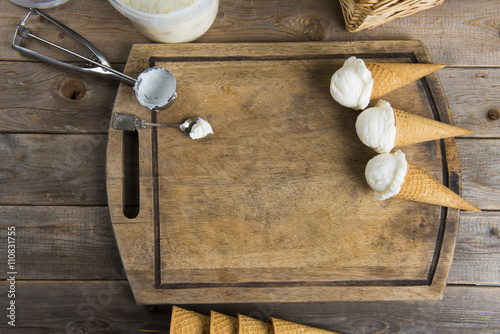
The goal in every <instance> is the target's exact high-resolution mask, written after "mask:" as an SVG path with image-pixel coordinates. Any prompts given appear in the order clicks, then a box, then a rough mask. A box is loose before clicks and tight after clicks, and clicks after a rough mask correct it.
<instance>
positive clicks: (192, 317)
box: [170, 306, 210, 334]
mask: <svg viewBox="0 0 500 334" xmlns="http://www.w3.org/2000/svg"><path fill="white" fill-rule="evenodd" d="M209 331H210V317H207V316H206V315H203V314H200V313H196V312H193V311H188V310H185V309H183V308H180V307H177V306H174V307H173V308H172V319H171V321H170V334H194V333H196V334H208V333H209Z"/></svg>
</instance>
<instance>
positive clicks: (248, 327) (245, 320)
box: [238, 314, 272, 334]
mask: <svg viewBox="0 0 500 334" xmlns="http://www.w3.org/2000/svg"><path fill="white" fill-rule="evenodd" d="M271 333H272V327H271V324H269V323H267V322H264V321H260V320H257V319H254V318H250V317H247V316H244V315H241V314H238V334H271Z"/></svg>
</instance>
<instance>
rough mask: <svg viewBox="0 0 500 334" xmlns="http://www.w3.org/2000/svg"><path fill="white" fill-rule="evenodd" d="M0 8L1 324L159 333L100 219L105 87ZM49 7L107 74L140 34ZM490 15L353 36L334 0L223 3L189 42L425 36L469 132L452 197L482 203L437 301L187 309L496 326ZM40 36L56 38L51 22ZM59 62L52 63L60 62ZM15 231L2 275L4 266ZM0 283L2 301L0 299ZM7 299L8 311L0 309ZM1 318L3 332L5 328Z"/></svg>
mask: <svg viewBox="0 0 500 334" xmlns="http://www.w3.org/2000/svg"><path fill="white" fill-rule="evenodd" d="M0 13H1V14H0V16H1V18H2V19H1V22H2V23H1V24H0V30H1V31H2V36H3V38H2V42H1V44H0V51H1V56H0V101H1V109H2V110H1V113H0V132H1V136H0V154H1V159H0V184H1V191H0V223H1V234H0V250H1V252H0V261H1V265H0V268H2V269H1V272H0V278H2V282H1V283H0V286H1V289H0V294H1V296H2V297H1V300H2V302H1V306H2V311H0V315H1V319H2V320H1V322H0V328H1V330H0V331H1V332H2V333H10V332H13V333H79V334H83V333H135V332H151V333H164V332H165V333H166V332H168V329H169V322H170V311H171V305H163V306H148V307H145V306H137V305H136V303H135V301H134V298H133V296H132V293H131V291H130V288H129V286H128V282H127V280H126V277H125V274H124V271H123V267H122V264H121V260H120V255H119V253H118V250H117V246H116V241H115V238H114V234H113V230H112V225H111V221H110V218H109V213H108V207H107V198H106V185H105V184H106V183H105V155H106V141H107V129H108V126H109V119H110V115H111V109H112V106H113V101H114V98H115V95H116V91H117V88H118V83H117V82H113V81H106V80H101V79H99V78H96V77H90V76H84V75H81V74H78V73H74V72H67V71H64V70H61V69H58V68H55V67H52V66H49V65H45V64H42V63H40V62H37V61H34V60H33V59H29V58H26V57H24V56H22V55H20V54H19V53H17V52H16V51H14V50H13V49H12V48H11V46H10V42H11V36H12V35H13V33H14V28H15V26H16V25H17V23H18V22H19V21H20V19H21V18H23V17H24V15H25V14H26V13H27V10H26V9H24V8H21V7H18V6H16V5H14V4H12V3H10V2H8V1H2V2H0ZM47 13H49V14H51V15H53V16H54V17H56V18H57V19H58V20H60V21H62V22H64V23H66V24H67V25H69V26H70V27H71V28H73V29H74V30H76V31H78V32H79V33H80V34H81V35H83V36H84V37H85V38H87V39H88V40H90V41H91V42H92V43H93V44H94V45H95V46H96V47H97V48H98V49H99V50H101V51H102V52H103V53H104V54H105V55H106V56H107V57H108V59H109V60H110V61H111V62H112V63H113V64H114V66H115V67H116V68H118V69H123V66H124V63H125V62H126V59H127V56H128V54H129V51H130V49H131V46H132V44H135V43H148V41H147V40H146V39H145V38H143V37H142V36H141V35H139V34H138V33H137V32H136V31H135V29H134V28H133V26H132V25H131V24H130V23H129V22H128V21H127V19H125V18H124V17H122V16H121V15H120V14H119V13H117V12H116V11H115V10H114V9H113V8H112V7H111V6H110V5H109V3H108V2H107V1H105V0H79V1H75V0H74V1H70V2H68V3H67V4H64V5H62V6H60V7H57V8H55V9H49V10H47ZM35 21H36V20H35ZM499 22H500V6H499V3H498V0H482V1H461V0H446V1H445V2H444V4H443V5H441V6H438V7H436V8H434V9H431V10H427V11H424V12H420V13H417V14H414V15H413V16H410V17H407V18H403V19H398V20H395V21H392V22H389V23H387V24H385V25H383V26H380V27H378V28H376V29H373V30H369V31H362V32H359V33H355V34H352V33H349V32H347V31H346V30H345V29H344V26H343V25H344V23H343V17H342V13H341V9H340V5H339V3H338V1H336V0H328V1H327V0H311V1H298V0H296V1H278V0H265V1H264V0H257V1H228V0H221V3H220V8H219V14H218V16H217V19H216V21H215V23H214V24H213V26H212V28H211V29H210V30H209V31H208V32H207V33H206V34H205V35H204V36H203V37H202V38H200V39H199V40H198V42H264V41H265V42H296V41H297V42H298V41H351V40H352V41H354V40H356V41H357V40H382V39H398V40H404V39H419V40H422V41H423V42H424V43H425V44H426V46H427V48H428V51H429V54H430V56H431V59H432V61H433V62H434V63H444V64H446V65H447V67H446V69H443V70H440V71H439V73H438V75H439V78H440V80H441V83H442V86H443V89H444V92H445V95H446V97H447V99H448V104H449V107H450V110H451V114H452V116H453V121H454V123H455V124H456V125H458V126H462V127H465V128H469V129H471V130H473V131H474V135H473V136H470V137H467V138H457V146H458V152H459V158H460V163H461V170H462V191H463V197H464V198H465V199H467V200H469V201H470V202H472V203H474V204H475V205H477V206H479V207H480V208H481V209H482V210H483V212H482V213H479V214H478V213H470V212H462V213H461V216H460V225H459V232H458V237H457V244H456V250H455V254H454V258H453V264H452V267H451V271H450V274H449V277H448V285H447V288H446V290H445V293H444V297H443V300H442V301H418V302H338V303H333V302H329V303H291V304H290V303H271V304H253V303H244V302H245V301H244V300H243V301H242V302H243V304H215V305H184V307H186V308H189V309H191V310H195V311H198V312H201V313H204V314H208V313H209V310H215V311H218V312H222V313H227V314H229V315H236V314H237V313H242V314H245V315H248V316H252V317H255V318H258V319H262V320H264V319H266V318H267V317H268V316H274V317H278V318H282V319H287V320H291V321H295V322H299V323H303V324H307V325H311V326H314V327H320V328H325V329H329V330H335V331H339V332H342V333H375V332H376V333H389V332H390V333H394V332H398V333H403V332H404V333H466V332H474V333H493V332H496V333H500V286H499V285H500V200H499V199H500V182H499V180H500V158H499V157H500V119H499V118H500V109H499V108H500V94H499V87H500V57H499V56H500V24H499ZM37 23H39V22H37ZM46 35H47V38H49V39H51V40H54V41H59V42H64V39H65V37H64V35H62V34H60V33H59V32H58V31H56V30H52V29H48V30H47V34H46ZM49 54H50V55H52V56H58V54H56V53H55V52H49ZM58 57H59V56H58ZM64 57H65V56H62V57H59V59H69V58H64ZM12 227H15V232H16V239H15V268H14V270H15V274H8V273H9V272H10V271H11V270H10V269H9V267H8V242H9V239H8V232H9V230H12ZM11 241H12V239H11ZM138 242H140V241H138ZM12 248H13V247H11V249H12ZM11 257H12V256H11ZM11 269H12V268H11ZM12 276H14V277H12ZM11 278H15V285H14V284H13V281H12V280H11ZM9 279H10V280H9ZM13 288H14V289H15V297H14V296H12V295H9V290H12V289H13ZM12 300H13V301H15V312H11V311H9V310H7V307H10V306H9V305H10V304H9V303H10V301H12ZM13 313H14V314H15V327H13V326H11V325H9V324H8V321H11V319H9V318H8V316H9V315H10V314H13Z"/></svg>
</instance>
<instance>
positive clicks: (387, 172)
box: [365, 151, 408, 201]
mask: <svg viewBox="0 0 500 334" xmlns="http://www.w3.org/2000/svg"><path fill="white" fill-rule="evenodd" d="M407 168H408V163H407V162H406V157H405V155H404V153H403V152H401V151H397V152H395V153H381V154H379V155H377V156H376V157H374V158H372V159H371V160H370V161H368V164H366V169H365V177H366V182H368V185H369V186H370V187H371V188H372V189H373V190H375V198H376V199H378V200H379V201H382V200H385V199H387V198H389V197H392V196H394V195H397V194H398V193H399V192H400V191H401V185H402V184H403V181H404V178H405V175H406V171H407Z"/></svg>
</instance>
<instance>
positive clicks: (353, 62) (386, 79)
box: [330, 56, 444, 110]
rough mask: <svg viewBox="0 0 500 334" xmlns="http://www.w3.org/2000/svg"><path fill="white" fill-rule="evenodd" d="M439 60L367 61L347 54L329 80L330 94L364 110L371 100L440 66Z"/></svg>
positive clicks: (349, 105)
mask: <svg viewBox="0 0 500 334" xmlns="http://www.w3.org/2000/svg"><path fill="white" fill-rule="evenodd" d="M443 67H444V65H440V64H414V63H366V64H365V62H364V61H363V60H362V59H357V58H356V57H354V56H353V57H350V58H348V59H347V60H346V61H345V62H344V64H343V65H342V67H341V68H340V69H338V70H337V71H336V72H335V73H334V74H333V75H332V78H331V80H330V94H331V95H332V97H333V99H334V100H335V101H337V102H338V103H339V104H341V105H343V106H344V107H348V108H352V109H356V110H363V109H365V108H366V107H367V106H368V104H369V103H370V100H374V99H378V98H380V97H381V96H383V95H385V94H387V93H389V92H391V91H393V90H395V89H398V88H399V87H402V86H404V85H406V84H408V83H410V82H412V81H415V80H418V79H420V78H422V77H424V76H426V75H428V74H430V73H432V72H434V71H437V70H439V69H440V68H443Z"/></svg>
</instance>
